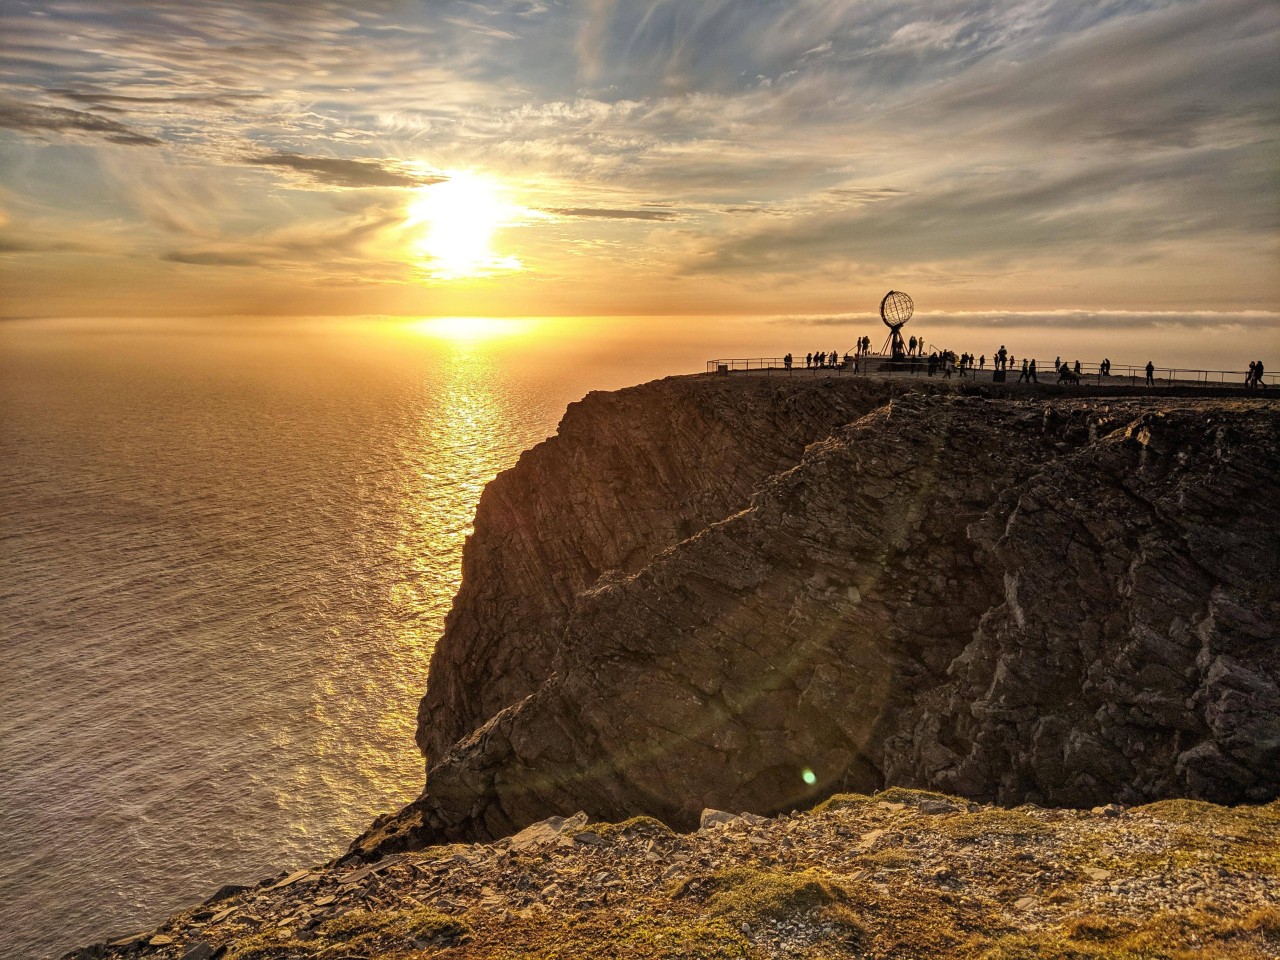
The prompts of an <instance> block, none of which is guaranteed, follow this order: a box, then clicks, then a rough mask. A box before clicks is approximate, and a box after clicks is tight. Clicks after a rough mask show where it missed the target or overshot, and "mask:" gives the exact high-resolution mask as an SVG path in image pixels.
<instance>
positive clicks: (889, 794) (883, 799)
mask: <svg viewBox="0 0 1280 960" xmlns="http://www.w3.org/2000/svg"><path fill="white" fill-rule="evenodd" d="M871 799H872V800H874V801H876V802H877V803H905V804H907V806H913V807H914V806H919V805H920V804H921V803H923V802H924V801H925V800H941V801H943V802H944V803H952V804H956V805H958V806H959V807H960V808H961V809H964V808H965V807H966V806H967V804H968V802H969V801H968V800H961V799H960V798H959V797H952V796H949V795H947V794H945V793H935V792H934V791H932V790H914V789H911V788H910V787H889V788H888V789H887V790H881V791H880V792H879V793H877V794H876V795H875V796H874V797H872V798H871Z"/></svg>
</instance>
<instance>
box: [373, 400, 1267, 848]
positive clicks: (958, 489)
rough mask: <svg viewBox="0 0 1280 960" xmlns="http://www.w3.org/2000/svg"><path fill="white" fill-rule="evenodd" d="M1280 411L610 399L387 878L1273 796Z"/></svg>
mask: <svg viewBox="0 0 1280 960" xmlns="http://www.w3.org/2000/svg"><path fill="white" fill-rule="evenodd" d="M1278 427H1280V405H1278V404H1277V403H1275V402H1273V401H1267V400H1256V399H1225V400H1213V399H1174V398H1163V399H1155V398H1148V397H1134V396H1116V397H1107V396H1100V395H1097V394H1091V395H1089V396H1078V395H1071V394H1064V393H1057V392H1050V391H1046V392H1045V393H1044V394H1043V395H1040V396H1037V397H1034V398H1028V397H1027V396H1026V395H1025V394H1024V395H1016V394H1013V393H994V392H989V391H988V392H983V391H979V390H977V389H976V388H972V387H970V388H969V389H968V390H965V389H964V388H960V389H956V390H952V389H950V388H943V387H942V386H941V385H934V384H929V385H927V386H917V387H916V388H914V389H911V388H908V387H904V386H902V385H893V384H890V383H886V382H866V381H860V380H857V379H854V378H849V379H819V378H812V379H808V378H798V379H795V380H791V379H785V380H784V379H777V380H774V379H768V378H754V377H730V378H716V377H687V378H673V379H670V380H666V381H659V382H655V383H652V384H647V385H644V386H641V387H636V388H632V389H630V390H624V391H619V392H617V393H613V394H592V395H589V396H588V397H587V398H586V399H585V400H584V401H582V402H581V403H578V404H575V405H573V406H572V407H570V409H569V410H568V412H567V413H566V415H565V417H564V420H563V421H562V423H561V426H560V429H559V432H558V435H557V436H556V437H554V438H552V439H550V440H548V441H547V442H545V443H544V444H542V445H540V446H539V447H537V448H535V449H534V450H532V451H529V452H527V453H526V454H525V455H524V456H522V458H521V460H520V462H519V463H518V464H517V465H516V466H515V467H514V468H513V469H512V470H510V471H508V472H507V473H505V474H503V475H501V476H499V477H498V478H497V479H496V480H495V481H494V482H493V483H492V484H490V486H489V487H488V488H487V489H486V491H485V493H484V495H483V497H482V499H481V502H480V507H479V510H478V512H477V516H476V522H475V532H474V534H473V535H472V537H471V538H470V539H469V541H468V543H467V546H466V549H465V553H464V561H463V576H464V582H463V586H462V589H461V590H460V592H459V594H458V597H457V599H456V601H455V605H454V609H453V612H452V613H451V615H450V617H449V620H448V624H447V627H446V631H445V634H444V636H443V637H442V639H441V641H440V643H439V645H438V647H437V650H436V653H435V655H434V658H433V660H432V664H431V670H430V679H429V689H428V691H427V694H426V696H425V697H424V699H423V703H422V708H421V710H420V714H419V720H420V722H419V729H418V742H419V744H420V746H421V747H422V749H423V751H424V754H425V756H426V758H427V783H426V791H425V792H424V794H423V796H422V797H421V798H420V799H419V800H418V801H416V802H415V803H414V804H413V805H411V806H410V807H409V808H406V810H404V811H402V812H401V813H400V814H397V815H393V816H390V817H387V818H383V819H382V820H380V821H378V822H377V823H376V824H375V825H374V827H373V828H372V829H371V830H370V831H369V832H368V833H367V834H366V835H365V836H364V837H362V838H360V840H358V841H357V842H356V844H355V845H354V846H353V853H359V854H361V855H363V856H365V857H369V856H379V855H382V854H385V853H387V852H390V851H393V850H397V849H405V848H408V847H415V846H421V845H423V844H427V843H436V842H444V841H447V840H458V839H468V840H475V839H491V838H494V837H498V836H504V835H507V834H510V833H513V832H515V831H516V830H518V829H520V828H522V827H524V826H526V825H527V824H530V823H533V822H535V821H539V820H543V819H545V818H546V817H549V816H553V815H555V814H565V813H567V812H571V811H573V810H578V809H582V810H585V811H587V812H588V813H589V814H591V815H592V816H594V817H600V818H604V819H613V820H619V819H623V818H625V817H627V816H631V815H633V814H637V813H646V814H651V815H653V816H656V817H658V818H660V819H662V820H664V821H666V822H667V823H670V824H672V825H673V826H677V827H681V828H688V827H690V826H693V825H695V824H696V823H697V818H698V814H699V812H700V811H701V810H702V809H703V808H704V807H713V808H719V809H729V810H751V811H754V812H756V813H761V814H766V815H768V814H773V813H776V812H778V811H781V810H787V809H791V808H792V807H796V806H801V805H807V804H810V803H812V802H814V801H816V800H819V799H821V798H822V797H825V796H829V795H831V794H833V793H836V792H839V791H856V792H864V793H869V792H871V791H873V790H876V789H880V788H883V787H885V786H886V785H898V786H904V787H915V788H926V789H932V790H941V791H945V792H947V793H951V794H957V795H961V796H965V797H969V798H972V799H975V800H985V801H995V802H998V803H1002V804H1014V803H1022V802H1035V803H1038V804H1050V805H1063V806H1091V805H1094V804H1103V803H1108V802H1112V801H1119V802H1122V803H1127V804H1136V803H1143V802H1150V801H1154V800H1160V799H1164V798H1171V797H1188V798H1195V799H1202V800H1209V801H1214V802H1225V803H1235V802H1243V801H1254V802H1256V801H1265V800H1269V799H1272V798H1275V797H1276V796H1277V795H1278V794H1280V651H1277V648H1276V644H1275V638H1276V623H1277V608H1278V606H1280V595H1278V594H1277V591H1276V588H1275V583H1276V582H1277V576H1276V574H1277V571H1278V570H1280V495H1278V494H1280V490H1278V489H1277V487H1278V486H1280V480H1278V478H1277V467H1280V429H1278Z"/></svg>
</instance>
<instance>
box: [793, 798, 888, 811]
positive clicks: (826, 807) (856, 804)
mask: <svg viewBox="0 0 1280 960" xmlns="http://www.w3.org/2000/svg"><path fill="white" fill-rule="evenodd" d="M877 802H878V800H877V799H876V798H874V797H868V796H867V795H866V794H864V793H834V794H832V795H831V796H829V797H827V799H825V800H823V801H822V802H821V803H820V804H818V805H817V806H816V807H814V808H813V809H812V810H810V811H809V812H810V813H811V814H824V813H836V812H837V811H840V810H865V809H866V808H867V807H868V806H869V805H871V804H874V803H877Z"/></svg>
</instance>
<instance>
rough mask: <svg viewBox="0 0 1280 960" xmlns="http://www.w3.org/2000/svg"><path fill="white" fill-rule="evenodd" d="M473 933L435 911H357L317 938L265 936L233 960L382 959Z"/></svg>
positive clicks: (244, 944) (242, 946)
mask: <svg viewBox="0 0 1280 960" xmlns="http://www.w3.org/2000/svg"><path fill="white" fill-rule="evenodd" d="M471 933H472V930H471V927H470V925H469V924H467V923H466V922H465V921H463V920H461V919H459V918H457V917H451V916H449V915H448V914H444V913H441V912H440V911H439V910H433V909H431V908H430V907H415V908H413V909H410V910H383V911H377V912H374V911H368V910H352V911H350V912H349V913H344V914H343V915H342V916H340V917H335V918H333V919H332V920H328V921H326V922H324V923H322V924H320V926H318V927H317V928H316V930H315V934H316V935H315V939H312V940H306V941H303V940H297V939H295V938H293V937H290V936H285V935H283V934H280V933H277V932H275V931H272V932H268V933H259V934H256V935H254V936H252V937H248V938H246V939H244V940H242V941H240V943H238V944H237V945H236V946H235V947H234V949H232V950H231V952H230V954H229V955H228V960H275V958H280V957H303V958H315V960H323V958H325V957H327V956H331V955H335V952H336V953H343V954H345V953H347V952H349V951H355V952H358V953H367V954H369V955H370V956H380V955H382V954H384V953H386V952H388V951H397V950H406V951H407V950H413V949H418V948H419V946H420V945H421V944H426V945H428V946H434V947H442V946H452V945H454V944H457V943H460V942H462V941H464V940H465V939H466V938H467V937H469V936H470V935H471Z"/></svg>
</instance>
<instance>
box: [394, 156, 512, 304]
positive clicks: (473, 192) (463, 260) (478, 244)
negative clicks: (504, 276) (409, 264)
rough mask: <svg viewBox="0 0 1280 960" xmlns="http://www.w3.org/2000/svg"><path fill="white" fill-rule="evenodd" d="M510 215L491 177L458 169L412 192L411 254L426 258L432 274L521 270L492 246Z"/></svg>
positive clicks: (457, 275)
mask: <svg viewBox="0 0 1280 960" xmlns="http://www.w3.org/2000/svg"><path fill="white" fill-rule="evenodd" d="M514 214H515V208H514V207H513V206H511V205H510V204H509V203H507V202H506V200H505V199H504V197H503V191H502V189H501V187H500V186H499V185H498V184H497V183H496V182H495V181H493V180H491V179H490V178H488V177H485V176H482V175H481V174H478V173H472V172H469V171H460V172H452V173H450V174H449V175H448V179H447V180H443V181H441V182H440V183H436V184H432V185H431V186H428V187H420V188H419V189H418V190H417V192H416V195H415V196H414V198H413V199H412V200H411V201H410V202H409V208H408V211H407V218H406V226H408V227H409V228H410V229H411V230H414V231H415V236H414V240H413V241H412V247H413V252H414V254H415V255H416V256H418V257H419V258H421V259H423V260H425V261H427V266H428V269H429V270H430V271H431V273H432V275H433V276H436V277H441V278H444V279H459V278H465V277H478V276H485V275H487V274H490V273H494V272H497V271H500V270H518V269H519V268H520V262H519V261H518V260H516V259H515V258H514V257H501V256H498V254H497V253H495V252H494V249H493V235H494V232H495V231H496V230H497V229H498V228H499V227H501V226H503V225H505V224H507V223H509V222H511V220H512V219H513V217H514Z"/></svg>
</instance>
